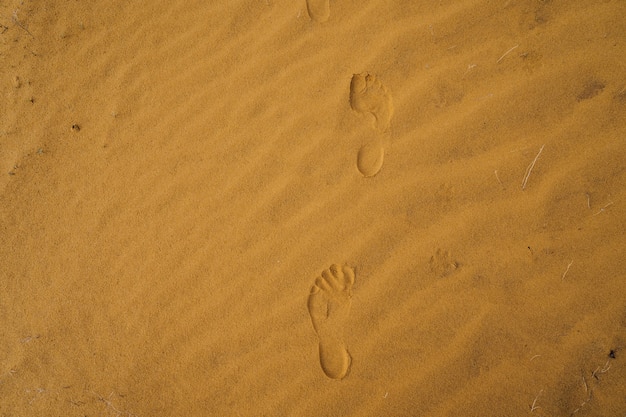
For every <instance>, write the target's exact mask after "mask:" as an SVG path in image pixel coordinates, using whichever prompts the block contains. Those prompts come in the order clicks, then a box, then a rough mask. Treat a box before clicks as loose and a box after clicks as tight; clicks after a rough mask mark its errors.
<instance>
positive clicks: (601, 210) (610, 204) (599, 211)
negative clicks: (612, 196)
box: [594, 201, 613, 216]
mask: <svg viewBox="0 0 626 417" xmlns="http://www.w3.org/2000/svg"><path fill="white" fill-rule="evenodd" d="M612 205H613V202H612V201H611V202H609V204H607V205H606V206H604V207H602V208H601V209H600V210H598V212H597V213H596V214H594V216H597V215H598V214H600V213H602V212H603V211H604V209H606V208H607V207H609V206H612Z"/></svg>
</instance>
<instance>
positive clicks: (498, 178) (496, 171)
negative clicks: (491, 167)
mask: <svg viewBox="0 0 626 417" xmlns="http://www.w3.org/2000/svg"><path fill="white" fill-rule="evenodd" d="M493 173H494V174H496V179H497V180H498V182H499V183H500V185H501V186H502V188H504V184H502V181H501V180H500V177H499V176H498V170H497V169H496V170H495V171H493Z"/></svg>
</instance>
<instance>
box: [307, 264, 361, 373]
mask: <svg viewBox="0 0 626 417" xmlns="http://www.w3.org/2000/svg"><path fill="white" fill-rule="evenodd" d="M353 284H354V270H353V269H352V268H350V267H349V266H344V267H340V266H338V265H332V266H331V267H330V268H329V269H327V270H325V271H324V272H322V275H321V276H319V277H317V279H316V280H315V284H314V285H313V286H312V287H311V293H310V294H309V300H308V308H309V314H310V316H311V322H312V323H313V328H314V329H315V332H316V333H317V336H318V338H319V355H320V364H321V366H322V370H323V371H324V373H325V374H326V376H328V377H329V378H333V379H343V378H344V377H345V376H346V375H347V374H348V371H349V370H350V364H351V362H352V358H351V357H350V353H349V352H348V349H347V348H346V345H345V343H344V341H343V328H344V326H345V323H346V320H347V318H348V315H349V313H350V305H351V298H352V285H353Z"/></svg>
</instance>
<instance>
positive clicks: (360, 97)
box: [350, 73, 393, 132]
mask: <svg viewBox="0 0 626 417" xmlns="http://www.w3.org/2000/svg"><path fill="white" fill-rule="evenodd" d="M350 106H351V107H352V110H354V111H356V112H358V113H362V114H364V113H365V114H367V113H369V114H371V115H372V116H374V121H373V122H374V127H375V128H376V129H377V130H379V131H381V132H386V131H387V130H389V126H390V123H391V116H392V114H393V103H392V101H391V95H390V94H389V93H388V92H387V89H386V88H385V86H384V85H383V84H382V83H381V82H380V81H379V80H378V78H376V77H375V76H374V75H371V74H367V73H363V74H354V75H353V76H352V81H351V82H350Z"/></svg>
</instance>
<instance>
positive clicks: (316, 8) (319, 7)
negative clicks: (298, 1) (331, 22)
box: [306, 0, 330, 22]
mask: <svg viewBox="0 0 626 417" xmlns="http://www.w3.org/2000/svg"><path fill="white" fill-rule="evenodd" d="M306 9H307V11H308V12H309V17H311V19H313V20H315V21H316V22H325V21H327V20H328V18H329V17H330V0H306Z"/></svg>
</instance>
